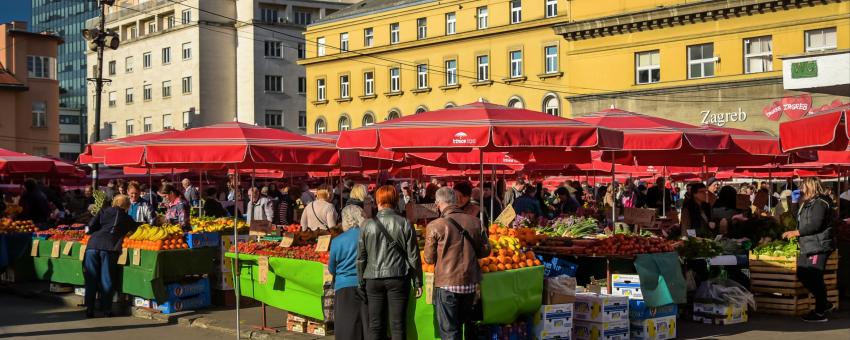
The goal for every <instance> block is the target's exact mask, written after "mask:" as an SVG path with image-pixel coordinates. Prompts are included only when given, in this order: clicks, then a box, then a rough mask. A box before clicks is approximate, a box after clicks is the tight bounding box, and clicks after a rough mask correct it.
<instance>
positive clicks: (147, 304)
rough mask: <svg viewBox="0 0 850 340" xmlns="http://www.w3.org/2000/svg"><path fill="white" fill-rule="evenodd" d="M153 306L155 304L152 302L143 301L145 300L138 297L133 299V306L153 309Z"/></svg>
mask: <svg viewBox="0 0 850 340" xmlns="http://www.w3.org/2000/svg"><path fill="white" fill-rule="evenodd" d="M152 305H153V304H152V303H151V300H148V299H143V298H140V297H138V296H137V297H135V298H133V306H136V307H144V308H152V307H151V306H152Z"/></svg>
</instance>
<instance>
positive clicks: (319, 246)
mask: <svg viewBox="0 0 850 340" xmlns="http://www.w3.org/2000/svg"><path fill="white" fill-rule="evenodd" d="M330 247H331V235H322V236H319V239H318V241H317V242H316V251H318V252H323V251H328V249H329V248H330Z"/></svg>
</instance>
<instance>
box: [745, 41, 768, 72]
mask: <svg viewBox="0 0 850 340" xmlns="http://www.w3.org/2000/svg"><path fill="white" fill-rule="evenodd" d="M744 71H745V72H747V73H759V72H768V71H773V39H772V38H771V37H770V36H766V37H758V38H748V39H744Z"/></svg>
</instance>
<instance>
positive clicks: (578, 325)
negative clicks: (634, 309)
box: [573, 320, 630, 340]
mask: <svg viewBox="0 0 850 340" xmlns="http://www.w3.org/2000/svg"><path fill="white" fill-rule="evenodd" d="M629 336H630V334H629V320H619V321H614V322H588V321H576V322H575V323H574V324H573V338H574V339H576V340H629Z"/></svg>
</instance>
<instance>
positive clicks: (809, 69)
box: [791, 60, 818, 79]
mask: <svg viewBox="0 0 850 340" xmlns="http://www.w3.org/2000/svg"><path fill="white" fill-rule="evenodd" d="M817 76H818V62H817V60H808V61H801V62H797V63H792V64H791V79H800V78H815V77H817Z"/></svg>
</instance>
